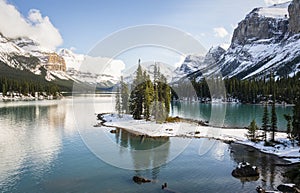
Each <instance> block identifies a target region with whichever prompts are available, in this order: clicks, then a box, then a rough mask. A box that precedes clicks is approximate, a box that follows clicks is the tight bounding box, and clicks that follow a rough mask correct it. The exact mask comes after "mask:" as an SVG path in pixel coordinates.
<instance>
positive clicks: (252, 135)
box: [247, 119, 258, 141]
mask: <svg viewBox="0 0 300 193" xmlns="http://www.w3.org/2000/svg"><path fill="white" fill-rule="evenodd" d="M257 130H258V127H257V125H256V122H255V120H254V119H253V120H252V122H251V123H250V126H249V127H248V134H247V137H248V139H249V140H251V141H256V138H257Z"/></svg>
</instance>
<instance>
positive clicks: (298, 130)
mask: <svg viewBox="0 0 300 193" xmlns="http://www.w3.org/2000/svg"><path fill="white" fill-rule="evenodd" d="M292 125H293V135H294V136H295V137H296V139H298V140H299V139H300V138H299V137H300V97H299V95H298V97H297V100H296V103H295V106H294V107H293V122H292Z"/></svg>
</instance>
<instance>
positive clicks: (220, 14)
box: [7, 0, 266, 53]
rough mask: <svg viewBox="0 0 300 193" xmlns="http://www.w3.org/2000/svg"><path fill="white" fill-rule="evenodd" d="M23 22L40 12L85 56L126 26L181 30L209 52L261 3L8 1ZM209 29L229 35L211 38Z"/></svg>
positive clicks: (261, 0)
mask: <svg viewBox="0 0 300 193" xmlns="http://www.w3.org/2000/svg"><path fill="white" fill-rule="evenodd" d="M7 2H8V3H10V4H13V5H14V6H15V7H16V8H17V10H19V11H20V12H21V14H22V15H23V16H24V17H27V15H28V12H29V10H30V9H37V10H40V12H41V14H42V16H48V17H49V18H50V21H51V22H52V24H53V25H54V26H55V27H56V28H57V29H58V30H59V32H60V34H61V36H62V38H63V44H62V45H61V46H60V47H66V48H70V47H75V48H76V52H78V53H87V52H88V51H89V50H90V49H91V48H93V46H94V45H95V44H96V43H97V42H98V41H100V40H101V39H103V38H105V37H106V36H108V35H109V34H111V33H113V32H115V31H117V30H120V29H123V28H127V27H129V26H135V25H143V24H163V25H168V26H172V27H175V28H178V29H180V30H183V31H185V32H187V33H189V34H191V35H192V36H194V37H195V38H197V39H198V40H199V41H200V42H201V43H202V45H203V46H204V47H205V48H206V49H209V48H210V47H211V46H212V45H218V44H224V43H227V44H228V43H230V38H231V35H232V32H233V29H234V27H235V26H236V25H237V23H238V22H239V21H240V20H241V19H243V18H244V17H245V15H246V14H247V13H248V12H249V11H251V10H252V9H253V8H255V7H261V6H266V3H265V1H264V0H185V1H182V0H147V1H146V0H126V1H125V0H124V1H123V0H118V1H117V0H107V1H101V0H100V1H99V0H85V1H83V0H81V1H79V0H7ZM214 28H224V29H226V31H227V32H228V35H226V33H221V34H219V37H217V36H216V34H215V31H214Z"/></svg>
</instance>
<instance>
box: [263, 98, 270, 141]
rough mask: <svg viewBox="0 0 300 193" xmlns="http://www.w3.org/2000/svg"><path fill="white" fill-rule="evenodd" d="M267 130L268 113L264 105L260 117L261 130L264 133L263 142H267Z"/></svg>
mask: <svg viewBox="0 0 300 193" xmlns="http://www.w3.org/2000/svg"><path fill="white" fill-rule="evenodd" d="M268 128H269V112H268V106H267V104H265V107H264V114H263V117H262V129H263V131H264V136H263V139H264V141H265V142H266V141H267V132H268Z"/></svg>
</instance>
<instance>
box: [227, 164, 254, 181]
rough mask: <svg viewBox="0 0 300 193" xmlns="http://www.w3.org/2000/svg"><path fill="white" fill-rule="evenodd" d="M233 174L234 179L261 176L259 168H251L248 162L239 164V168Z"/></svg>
mask: <svg viewBox="0 0 300 193" xmlns="http://www.w3.org/2000/svg"><path fill="white" fill-rule="evenodd" d="M231 174H232V176H233V177H236V178H243V177H255V176H259V172H258V169H257V167H256V166H251V165H250V164H249V163H247V162H241V163H239V165H238V167H237V168H236V169H234V170H233V171H232V173H231Z"/></svg>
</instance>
